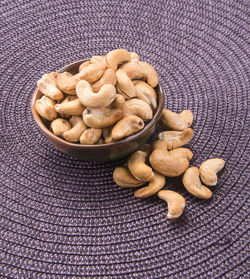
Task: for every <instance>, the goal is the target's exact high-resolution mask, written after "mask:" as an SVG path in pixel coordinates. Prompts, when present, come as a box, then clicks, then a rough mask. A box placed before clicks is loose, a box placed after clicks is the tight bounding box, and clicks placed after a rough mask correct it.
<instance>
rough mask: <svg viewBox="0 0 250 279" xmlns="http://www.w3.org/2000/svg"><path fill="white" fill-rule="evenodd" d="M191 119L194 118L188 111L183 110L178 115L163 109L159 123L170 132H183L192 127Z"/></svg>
mask: <svg viewBox="0 0 250 279" xmlns="http://www.w3.org/2000/svg"><path fill="white" fill-rule="evenodd" d="M193 119H194V117H193V114H192V112H191V111H190V110H183V111H182V112H181V113H179V114H178V113H175V112H173V111H171V110H169V109H164V110H163V112H162V116H161V123H162V124H163V125H164V126H166V127H167V128H170V129H172V130H176V131H183V130H185V129H187V128H189V127H190V126H191V125H192V123H193Z"/></svg>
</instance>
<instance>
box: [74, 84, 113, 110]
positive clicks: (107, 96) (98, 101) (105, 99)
mask: <svg viewBox="0 0 250 279" xmlns="http://www.w3.org/2000/svg"><path fill="white" fill-rule="evenodd" d="M76 94H77V96H78V98H79V99H80V100H81V102H82V104H83V105H84V106H85V107H88V108H102V107H106V106H108V105H110V104H111V103H112V102H113V101H114V99H115V95H116V90H115V87H114V86H113V85H112V84H105V85H103V86H102V87H101V89H100V91H99V92H98V93H94V92H93V90H92V88H91V86H90V84H89V83H88V82H87V81H86V80H81V81H79V82H78V83H77V85H76Z"/></svg>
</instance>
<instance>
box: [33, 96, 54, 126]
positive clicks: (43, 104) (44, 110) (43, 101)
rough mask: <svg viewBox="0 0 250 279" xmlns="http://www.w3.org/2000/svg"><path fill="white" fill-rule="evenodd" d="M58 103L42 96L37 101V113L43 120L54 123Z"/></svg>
mask: <svg viewBox="0 0 250 279" xmlns="http://www.w3.org/2000/svg"><path fill="white" fill-rule="evenodd" d="M55 105H56V102H55V101H54V100H52V99H50V98H49V97H46V96H42V98H40V99H39V100H37V101H36V105H35V106H36V111H37V113H38V114H39V115H40V116H42V117H43V118H45V119H47V120H49V121H52V120H54V119H56V117H57V113H56V110H55Z"/></svg>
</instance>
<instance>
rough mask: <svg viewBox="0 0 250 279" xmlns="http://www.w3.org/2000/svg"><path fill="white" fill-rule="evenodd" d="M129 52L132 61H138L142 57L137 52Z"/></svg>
mask: <svg viewBox="0 0 250 279" xmlns="http://www.w3.org/2000/svg"><path fill="white" fill-rule="evenodd" d="M129 54H130V57H131V61H136V62H138V61H139V60H140V57H139V55H138V54H137V53H136V52H130V53H129Z"/></svg>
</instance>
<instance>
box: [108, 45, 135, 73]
mask: <svg viewBox="0 0 250 279" xmlns="http://www.w3.org/2000/svg"><path fill="white" fill-rule="evenodd" d="M105 58H106V62H107V64H108V66H109V67H110V68H111V69H113V70H114V71H116V70H117V67H118V65H119V64H121V63H124V62H128V61H130V60H131V57H130V54H129V52H128V51H127V50H126V49H115V50H112V51H110V52H109V53H108V54H107V55H106V57H105Z"/></svg>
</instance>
